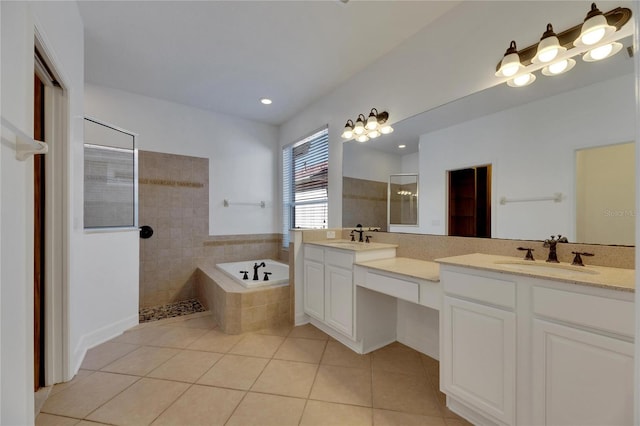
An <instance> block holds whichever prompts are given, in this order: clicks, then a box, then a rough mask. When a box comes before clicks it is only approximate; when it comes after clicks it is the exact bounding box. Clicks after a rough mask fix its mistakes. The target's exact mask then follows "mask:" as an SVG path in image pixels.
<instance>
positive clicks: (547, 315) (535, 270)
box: [301, 240, 635, 425]
mask: <svg viewBox="0 0 640 426" xmlns="http://www.w3.org/2000/svg"><path fill="white" fill-rule="evenodd" d="M301 252H302V253H304V255H303V258H304V274H303V275H304V276H303V279H302V285H301V287H302V290H303V293H304V295H303V300H304V313H305V314H306V315H307V316H308V318H310V322H311V323H312V324H313V325H315V326H316V327H318V328H320V329H322V330H323V331H325V332H326V333H328V334H329V335H331V336H332V337H334V338H335V339H336V340H338V341H340V342H341V343H343V344H345V345H346V346H348V347H350V348H351V349H352V350H354V351H356V352H358V353H368V352H371V351H373V350H375V349H377V348H380V347H382V346H385V345H386V344H388V343H391V342H393V341H396V340H397V341H400V342H402V343H404V344H407V345H408V346H411V347H413V348H414V349H417V350H419V351H421V352H423V353H425V354H427V355H430V356H433V357H434V358H438V359H439V360H440V390H441V391H442V392H444V393H445V394H446V395H447V406H448V407H449V408H450V409H451V410H452V411H454V412H456V413H458V414H460V415H462V416H463V417H465V418H467V419H468V420H470V421H472V422H473V423H474V424H496V425H516V424H521V425H528V424H535V425H556V424H581V425H582V424H584V425H587V424H594V425H595V424H598V425H602V424H632V423H633V394H634V389H633V357H634V333H635V328H634V327H635V325H634V316H635V313H634V312H635V308H634V288H635V271H634V270H632V269H623V268H610V267H603V266H589V265H587V266H584V267H583V266H572V265H570V264H567V263H558V264H551V263H547V262H545V261H542V260H537V261H525V260H523V259H522V258H519V257H510V256H497V255H487V254H469V255H462V256H453V257H446V258H441V259H437V260H436V261H435V262H431V261H425V260H418V259H409V258H403V257H396V246H395V245H392V244H381V243H370V244H366V243H355V242H349V241H340V240H337V241H331V240H326V241H309V242H304V244H302V250H301ZM425 342H427V344H426V345H423V344H424V343H425Z"/></svg>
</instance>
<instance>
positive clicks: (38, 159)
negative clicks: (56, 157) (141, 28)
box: [33, 75, 45, 390]
mask: <svg viewBox="0 0 640 426" xmlns="http://www.w3.org/2000/svg"><path fill="white" fill-rule="evenodd" d="M33 137H34V139H36V140H39V141H44V140H45V135H44V83H42V81H41V80H40V78H38V76H37V75H34V99H33ZM33 166H34V170H33V177H34V179H33V180H34V181H33V185H34V191H33V192H34V200H33V207H34V209H33V224H34V229H33V239H34V241H33V352H34V353H33V368H34V388H35V390H38V389H39V388H40V387H41V386H44V205H45V204H44V203H45V198H44V197H45V182H44V155H42V154H39V155H35V156H34V158H33Z"/></svg>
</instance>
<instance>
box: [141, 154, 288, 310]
mask: <svg viewBox="0 0 640 426" xmlns="http://www.w3.org/2000/svg"><path fill="white" fill-rule="evenodd" d="M138 168H139V184H140V186H139V200H140V204H139V207H140V211H139V223H140V226H142V225H150V226H151V227H152V228H153V230H154V234H153V236H152V237H151V238H149V239H146V240H142V239H141V240H140V306H141V307H150V306H157V305H164V304H167V303H171V302H176V301H180V300H186V299H191V298H194V297H196V293H195V282H196V270H197V268H198V267H199V266H201V265H215V264H217V263H223V262H237V261H241V260H251V259H284V260H285V261H286V254H287V252H283V251H282V250H281V245H282V236H281V235H280V234H247V235H224V236H210V235H209V160H208V159H207V158H198V157H187V156H183V155H173V154H164V153H158V152H150V151H139V152H138ZM229 208H235V207H234V206H231V207H229ZM238 208H246V207H244V206H241V207H238Z"/></svg>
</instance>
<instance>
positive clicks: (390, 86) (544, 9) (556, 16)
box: [280, 1, 630, 227]
mask: <svg viewBox="0 0 640 426" xmlns="http://www.w3.org/2000/svg"><path fill="white" fill-rule="evenodd" d="M629 5H630V2H629V1H621V2H618V3H616V4H615V6H629ZM589 6H590V2H588V1H554V2H537V1H508V2H506V1H493V2H492V1H466V2H462V3H461V4H460V5H459V6H457V7H455V8H453V9H452V10H451V11H450V12H449V13H447V14H445V15H444V16H443V17H442V18H441V19H439V20H438V21H436V22H435V23H434V24H433V25H432V26H430V27H427V28H425V29H423V30H422V31H420V32H418V33H417V34H416V35H415V36H414V37H412V38H410V39H408V40H407V41H406V42H405V43H403V44H402V45H400V46H399V47H397V48H395V49H394V50H392V51H391V52H389V53H388V54H387V55H385V56H383V57H382V58H380V59H379V60H378V61H377V62H375V63H373V64H372V65H371V66H369V67H367V68H366V69H364V70H363V71H362V72H360V73H358V74H356V75H354V76H353V77H352V78H350V79H349V80H347V81H346V82H345V83H344V84H342V85H341V86H340V87H337V88H336V89H335V90H334V91H333V92H331V93H329V94H327V95H326V96H325V97H323V98H322V99H320V100H318V101H317V102H315V103H313V104H311V105H310V106H309V107H307V108H306V109H305V110H304V111H301V112H300V113H299V114H297V115H296V116H294V117H292V118H291V119H290V120H288V121H287V122H286V123H284V124H283V126H281V134H280V144H281V145H285V144H287V143H291V142H292V141H294V140H295V139H296V138H298V137H301V136H304V135H305V134H307V133H309V132H310V131H312V130H313V129H316V128H318V127H320V126H322V125H325V124H329V164H330V167H329V227H339V226H341V222H342V147H343V144H342V143H341V138H340V133H341V132H342V129H343V127H344V123H345V122H346V120H347V119H348V118H353V117H355V116H357V114H359V113H363V112H366V111H368V110H369V109H371V108H372V107H375V108H378V109H383V110H387V111H389V114H390V121H391V124H393V123H395V122H397V121H399V120H402V119H404V118H408V117H410V116H412V115H414V114H417V113H420V112H423V111H425V110H429V109H431V108H434V107H436V106H439V105H442V104H444V103H447V102H450V101H452V100H455V99H459V98H461V97H463V96H466V95H469V94H471V93H475V92H478V91H480V90H483V89H486V88H488V87H491V86H494V85H496V84H498V83H499V82H500V81H499V80H498V79H496V78H495V77H494V75H493V72H494V70H495V65H496V64H497V63H498V62H499V61H500V59H501V58H502V55H503V54H504V51H505V50H506V48H507V47H508V46H509V42H510V41H511V40H512V39H514V38H516V39H517V41H518V45H519V46H528V45H530V44H534V43H536V42H537V41H538V40H539V38H540V35H541V33H542V30H541V29H544V28H545V26H546V24H547V23H548V22H549V20H553V25H554V27H555V28H569V27H571V26H573V25H575V24H576V22H579V21H580V20H581V19H583V18H584V16H585V13H586V11H588V10H589ZM604 9H607V10H608V8H606V7H604ZM524 17H526V19H525V18H524ZM371 87H375V88H376V90H370V88H371ZM383 137H384V136H383Z"/></svg>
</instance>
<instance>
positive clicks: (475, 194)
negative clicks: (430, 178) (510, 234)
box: [449, 165, 491, 238]
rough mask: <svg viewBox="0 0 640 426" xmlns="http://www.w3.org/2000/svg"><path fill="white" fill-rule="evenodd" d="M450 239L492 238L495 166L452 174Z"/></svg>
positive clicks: (450, 188)
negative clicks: (492, 170)
mask: <svg viewBox="0 0 640 426" xmlns="http://www.w3.org/2000/svg"><path fill="white" fill-rule="evenodd" d="M449 235H453V236H458V237H484V238H491V165H487V166H480V167H470V168H468V169H461V170H451V171H449Z"/></svg>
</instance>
